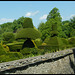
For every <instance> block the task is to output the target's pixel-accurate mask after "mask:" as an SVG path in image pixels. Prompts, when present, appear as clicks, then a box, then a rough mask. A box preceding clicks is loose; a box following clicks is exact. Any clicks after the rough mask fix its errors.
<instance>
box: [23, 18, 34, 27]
mask: <svg viewBox="0 0 75 75" xmlns="http://www.w3.org/2000/svg"><path fill="white" fill-rule="evenodd" d="M22 26H23V28H33V22H32V19H31V18H28V17H26V18H25V19H24V22H23V25H22Z"/></svg>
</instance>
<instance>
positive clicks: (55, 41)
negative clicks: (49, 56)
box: [44, 36, 65, 51]
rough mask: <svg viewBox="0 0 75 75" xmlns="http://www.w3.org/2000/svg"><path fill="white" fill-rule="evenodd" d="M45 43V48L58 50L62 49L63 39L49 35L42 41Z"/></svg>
mask: <svg viewBox="0 0 75 75" xmlns="http://www.w3.org/2000/svg"><path fill="white" fill-rule="evenodd" d="M44 42H45V43H46V44H47V45H46V46H45V48H47V49H50V50H51V49H52V50H54V49H55V51H56V50H59V49H64V48H65V47H64V43H63V41H62V40H61V38H59V37H57V36H55V37H50V38H49V39H48V38H46V39H45V41H44Z"/></svg>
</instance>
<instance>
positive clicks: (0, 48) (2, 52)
mask: <svg viewBox="0 0 75 75" xmlns="http://www.w3.org/2000/svg"><path fill="white" fill-rule="evenodd" d="M4 54H6V51H5V50H4V47H3V46H2V45H1V44H0V55H4Z"/></svg>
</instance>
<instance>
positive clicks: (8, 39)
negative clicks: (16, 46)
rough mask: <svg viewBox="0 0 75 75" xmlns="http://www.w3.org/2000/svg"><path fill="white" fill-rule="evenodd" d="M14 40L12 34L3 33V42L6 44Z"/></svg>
mask: <svg viewBox="0 0 75 75" xmlns="http://www.w3.org/2000/svg"><path fill="white" fill-rule="evenodd" d="M14 39H15V36H14V34H13V33H12V32H5V33H3V40H4V41H6V42H10V43H11V42H13V40H14Z"/></svg>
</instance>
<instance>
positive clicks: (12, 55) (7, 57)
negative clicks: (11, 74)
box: [0, 52, 23, 63]
mask: <svg viewBox="0 0 75 75" xmlns="http://www.w3.org/2000/svg"><path fill="white" fill-rule="evenodd" d="M22 58H23V55H22V54H21V53H20V52H9V53H6V54H4V55H0V63H2V62H8V61H13V60H18V59H22Z"/></svg>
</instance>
